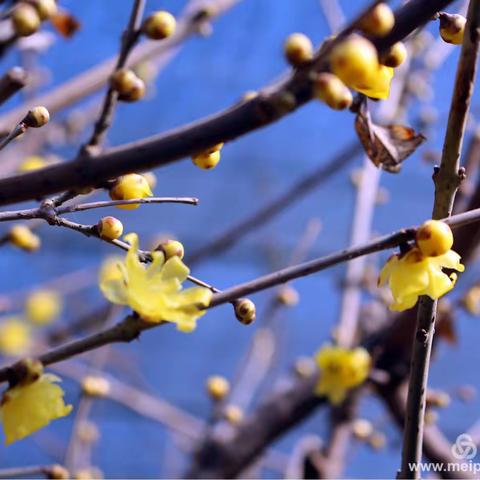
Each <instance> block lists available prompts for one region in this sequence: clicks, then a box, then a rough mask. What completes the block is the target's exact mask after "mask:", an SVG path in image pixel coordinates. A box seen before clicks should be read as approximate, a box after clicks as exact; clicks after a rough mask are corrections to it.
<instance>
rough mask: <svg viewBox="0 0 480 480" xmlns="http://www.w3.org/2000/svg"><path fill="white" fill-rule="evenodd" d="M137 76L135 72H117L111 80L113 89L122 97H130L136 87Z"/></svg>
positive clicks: (126, 70)
mask: <svg viewBox="0 0 480 480" xmlns="http://www.w3.org/2000/svg"><path fill="white" fill-rule="evenodd" d="M137 78H138V77H137V75H136V74H135V72H134V71H133V70H129V69H122V70H117V71H116V72H115V73H114V74H113V75H112V78H111V79H110V84H111V86H112V88H113V89H114V90H115V91H116V92H118V93H119V94H120V95H128V94H129V93H130V91H131V90H132V89H133V88H134V87H135V81H136V79H137Z"/></svg>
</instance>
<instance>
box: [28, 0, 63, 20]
mask: <svg viewBox="0 0 480 480" xmlns="http://www.w3.org/2000/svg"><path fill="white" fill-rule="evenodd" d="M30 3H31V4H32V5H33V6H34V7H35V10H36V11H37V13H38V16H39V17H40V20H48V19H49V18H52V17H53V16H54V15H55V14H56V13H57V10H58V9H57V3H56V1H55V0H30Z"/></svg>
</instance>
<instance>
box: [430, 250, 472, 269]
mask: <svg viewBox="0 0 480 480" xmlns="http://www.w3.org/2000/svg"><path fill="white" fill-rule="evenodd" d="M460 260H461V257H460V255H459V254H458V253H457V252H454V251H453V250H449V251H448V252H447V253H445V254H443V255H439V256H438V257H431V260H430V261H431V262H432V263H434V264H436V265H438V266H439V267H444V268H452V269H454V270H457V271H458V272H463V271H464V270H465V266H464V265H462V264H461V263H460Z"/></svg>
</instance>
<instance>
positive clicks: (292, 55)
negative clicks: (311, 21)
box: [283, 33, 313, 67]
mask: <svg viewBox="0 0 480 480" xmlns="http://www.w3.org/2000/svg"><path fill="white" fill-rule="evenodd" d="M283 50H284V52H285V57H286V58H287V60H288V62H289V63H290V65H293V66H294V67H299V66H301V65H303V64H305V63H307V62H309V61H311V60H312V59H313V45H312V42H311V40H310V39H309V38H308V37H307V36H306V35H304V34H303V33H292V34H291V35H289V36H288V37H287V40H286V41H285V44H284V46H283Z"/></svg>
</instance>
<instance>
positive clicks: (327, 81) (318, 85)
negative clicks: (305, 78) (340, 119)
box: [313, 73, 353, 110]
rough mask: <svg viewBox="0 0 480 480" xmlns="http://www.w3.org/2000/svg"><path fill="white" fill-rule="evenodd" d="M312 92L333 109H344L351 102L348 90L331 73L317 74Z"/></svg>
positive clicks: (351, 98)
mask: <svg viewBox="0 0 480 480" xmlns="http://www.w3.org/2000/svg"><path fill="white" fill-rule="evenodd" d="M313 94H314V95H315V97H316V98H318V99H320V100H322V101H323V102H325V103H326V104H327V105H328V106H329V107H330V108H333V109H334V110H345V109H346V108H348V107H350V105H351V104H352V102H353V97H352V94H351V92H350V90H349V89H348V88H347V87H346V86H345V84H344V83H343V82H342V81H341V80H340V79H339V78H338V77H337V76H336V75H333V74H332V73H321V74H320V75H318V77H317V78H316V79H315V82H314V84H313Z"/></svg>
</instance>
